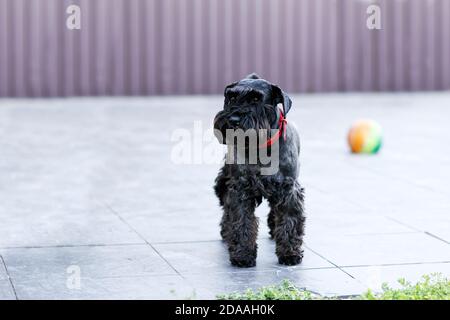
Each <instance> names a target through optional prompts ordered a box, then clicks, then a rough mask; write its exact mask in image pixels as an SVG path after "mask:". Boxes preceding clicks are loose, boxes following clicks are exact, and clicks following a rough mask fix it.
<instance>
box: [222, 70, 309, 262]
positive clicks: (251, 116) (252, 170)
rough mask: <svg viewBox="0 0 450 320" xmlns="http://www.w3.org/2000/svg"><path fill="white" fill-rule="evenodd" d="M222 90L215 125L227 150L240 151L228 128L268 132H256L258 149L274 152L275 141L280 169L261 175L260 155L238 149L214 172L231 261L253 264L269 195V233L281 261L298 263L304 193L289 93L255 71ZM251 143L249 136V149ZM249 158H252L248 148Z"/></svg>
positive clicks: (297, 140) (262, 166) (223, 236)
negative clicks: (240, 158)
mask: <svg viewBox="0 0 450 320" xmlns="http://www.w3.org/2000/svg"><path fill="white" fill-rule="evenodd" d="M224 95H225V102H224V109H223V110H222V111H220V112H219V113H218V114H217V115H216V117H215V119H214V129H215V130H214V131H215V134H216V136H217V137H218V139H219V141H220V143H224V144H227V145H228V154H230V152H234V153H235V154H241V153H242V152H240V151H238V150H237V146H236V145H235V144H234V138H233V139H228V136H227V133H229V132H230V130H237V129H242V130H243V131H245V132H246V131H248V130H250V129H253V130H258V131H259V132H261V130H264V131H266V132H268V133H269V134H268V135H267V138H266V139H263V138H261V136H258V140H257V149H258V151H259V152H261V151H264V152H267V153H268V154H272V155H273V154H275V152H274V150H275V147H277V149H278V153H277V156H278V158H279V159H277V160H279V161H278V163H279V166H278V170H277V171H276V172H274V173H273V174H270V175H263V174H262V169H263V168H264V165H262V164H261V162H260V161H259V160H260V158H259V157H258V162H257V163H252V164H251V163H249V161H246V162H245V163H239V162H236V159H237V157H236V155H234V156H232V157H231V158H232V161H231V162H230V161H227V163H226V164H225V165H224V166H223V168H222V169H221V170H220V172H219V175H218V177H217V178H216V184H215V187H214V189H215V192H216V195H217V197H218V198H219V201H220V205H221V206H222V207H223V210H224V214H223V217H222V221H221V236H222V238H223V239H224V240H225V241H226V243H227V244H228V248H229V253H230V261H231V263H232V264H233V265H235V266H238V267H253V266H255V264H256V253H257V244H256V238H257V233H258V220H257V218H256V217H255V215H254V211H255V208H256V207H257V206H258V205H259V204H260V203H261V202H262V198H266V199H267V200H268V201H269V205H270V208H271V210H270V213H269V217H268V224H269V228H270V236H271V237H272V238H274V239H275V241H276V254H277V256H278V261H279V263H280V264H285V265H296V264H299V263H300V262H301V261H302V258H303V250H302V249H301V245H302V242H303V240H302V238H303V233H304V231H303V229H304V222H305V218H304V214H303V211H304V210H303V207H304V205H303V203H304V195H303V188H302V187H301V186H300V184H299V182H298V181H297V177H298V172H299V162H298V157H299V153H300V139H299V135H298V133H297V131H296V129H295V128H294V127H293V126H292V125H288V124H287V121H286V119H285V116H286V114H287V113H288V111H289V109H290V108H291V105H292V102H291V99H290V98H289V97H288V95H287V94H285V93H284V92H283V91H282V90H281V89H280V88H279V87H278V86H276V85H273V84H271V83H269V82H268V81H266V80H263V79H260V78H259V77H258V76H257V75H256V74H251V75H249V76H247V78H245V79H242V80H241V81H239V82H235V83H233V84H231V85H229V86H227V87H226V89H225V93H224ZM279 104H282V106H283V108H282V109H281V108H279V107H278V105H279ZM230 146H231V148H230ZM248 149H249V145H248V143H247V142H246V145H245V150H246V151H248ZM245 159H246V160H248V155H247V154H246V156H245ZM233 161H234V162H233Z"/></svg>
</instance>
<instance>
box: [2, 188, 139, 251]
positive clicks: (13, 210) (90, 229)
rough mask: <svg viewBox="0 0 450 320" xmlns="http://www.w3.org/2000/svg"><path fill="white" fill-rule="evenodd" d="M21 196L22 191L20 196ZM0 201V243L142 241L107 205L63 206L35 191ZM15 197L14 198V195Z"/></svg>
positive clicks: (86, 243)
mask: <svg viewBox="0 0 450 320" xmlns="http://www.w3.org/2000/svg"><path fill="white" fill-rule="evenodd" d="M20 198H23V195H21V196H20ZM12 199H13V197H12V196H11V197H10V198H9V200H10V201H7V202H6V203H8V204H6V203H3V204H2V207H1V208H0V211H1V212H2V213H1V214H2V217H3V223H2V224H0V247H28V246H30V247H33V246H61V245H71V246H74V245H94V244H126V243H128V244H134V243H144V241H143V240H142V239H141V238H140V237H139V236H138V235H137V234H136V233H135V232H134V231H133V230H132V229H131V228H130V227H128V226H127V225H126V224H125V223H124V222H123V221H121V220H120V219H119V218H118V217H117V216H115V215H114V214H112V213H111V212H110V211H109V210H107V209H106V208H103V207H101V206H96V205H95V206H93V207H92V208H86V209H72V208H65V207H64V204H63V203H58V202H57V201H54V200H53V199H49V198H46V197H45V195H44V196H41V195H39V194H35V195H33V196H30V198H28V199H27V200H26V201H24V202H21V201H19V200H17V201H12ZM14 200H15V199H14Z"/></svg>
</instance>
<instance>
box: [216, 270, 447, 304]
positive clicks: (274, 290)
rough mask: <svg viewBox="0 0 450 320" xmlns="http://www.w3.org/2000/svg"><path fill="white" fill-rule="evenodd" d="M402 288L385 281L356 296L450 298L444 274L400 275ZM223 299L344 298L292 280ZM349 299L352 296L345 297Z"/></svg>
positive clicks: (368, 298)
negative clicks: (411, 278)
mask: <svg viewBox="0 0 450 320" xmlns="http://www.w3.org/2000/svg"><path fill="white" fill-rule="evenodd" d="M398 283H399V284H400V288H398V289H394V288H391V287H390V286H389V285H388V284H387V283H383V285H382V292H379V293H375V292H374V291H373V290H370V289H369V290H368V291H367V292H365V293H364V294H362V295H361V296H358V297H354V298H352V299H356V300H450V280H449V279H448V278H446V277H444V276H443V275H442V274H431V275H424V276H422V278H421V280H420V281H418V282H417V283H414V284H413V283H410V282H408V281H406V280H405V279H399V280H398ZM217 298H218V299H219V300H323V299H342V298H339V297H322V296H319V295H317V294H314V293H312V292H309V291H306V290H302V289H299V288H297V287H296V286H295V285H294V284H292V283H291V282H290V281H288V280H284V281H283V282H282V283H281V284H279V285H273V286H267V287H262V288H259V289H257V290H252V289H248V290H246V291H245V292H241V293H238V292H236V293H231V294H224V295H218V296H217ZM345 299H349V298H345Z"/></svg>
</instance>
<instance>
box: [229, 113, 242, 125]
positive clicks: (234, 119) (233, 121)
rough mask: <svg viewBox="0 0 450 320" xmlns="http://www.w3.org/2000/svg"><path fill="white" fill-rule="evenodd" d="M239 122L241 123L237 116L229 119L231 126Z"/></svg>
mask: <svg viewBox="0 0 450 320" xmlns="http://www.w3.org/2000/svg"><path fill="white" fill-rule="evenodd" d="M239 121H241V117H239V116H237V115H233V116H231V117H230V122H231V124H239Z"/></svg>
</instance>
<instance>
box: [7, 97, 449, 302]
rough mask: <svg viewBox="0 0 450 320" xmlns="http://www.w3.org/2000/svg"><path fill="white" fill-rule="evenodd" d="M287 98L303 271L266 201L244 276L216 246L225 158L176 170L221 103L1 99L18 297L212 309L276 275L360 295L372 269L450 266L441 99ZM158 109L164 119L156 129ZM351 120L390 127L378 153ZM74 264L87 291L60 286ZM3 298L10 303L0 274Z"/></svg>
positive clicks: (445, 101)
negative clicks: (286, 258)
mask: <svg viewBox="0 0 450 320" xmlns="http://www.w3.org/2000/svg"><path fill="white" fill-rule="evenodd" d="M292 99H293V101H294V106H293V108H292V110H291V111H290V112H289V115H288V120H289V121H290V122H291V123H295V124H296V125H297V127H298V129H299V131H300V134H301V144H302V154H301V173H300V180H301V183H302V184H303V185H304V186H305V188H306V216H307V223H306V236H305V243H306V254H305V260H304V263H303V265H301V266H299V267H294V268H284V267H281V266H278V265H277V264H276V257H275V254H274V250H273V243H272V242H270V241H269V240H267V226H266V217H267V213H268V211H269V209H268V207H267V204H266V203H263V205H262V206H261V207H259V208H258V209H257V216H258V217H259V219H260V232H259V242H260V253H259V257H258V265H257V267H256V268H254V269H253V270H250V271H249V270H246V271H242V270H236V271H235V270H234V268H232V267H230V266H229V261H228V256H227V251H226V248H224V246H223V244H222V243H221V242H220V241H218V240H220V234H219V225H218V224H219V221H220V218H221V209H220V208H219V205H218V201H217V199H216V197H215V195H214V192H213V189H212V187H213V181H214V179H215V176H216V174H217V172H218V169H219V168H220V166H221V164H220V161H217V163H194V164H183V163H176V162H175V161H174V154H173V150H174V148H173V147H174V145H176V144H177V142H178V140H177V134H178V133H180V130H184V132H188V133H191V134H192V135H191V138H192V141H194V140H193V134H195V132H194V131H195V128H196V127H195V126H196V124H197V125H200V126H201V130H200V131H201V133H203V132H204V131H207V130H210V126H211V122H212V119H213V117H214V115H215V113H216V112H217V111H218V110H219V108H220V107H219V106H220V105H221V104H222V101H223V98H222V97H220V96H211V97H206V96H198V97H152V98H144V97H139V98H130V97H127V98H98V99H91V98H81V99H51V100H45V99H43V100H32V99H31V100H30V99H28V100H21V99H17V100H12V99H5V100H0V149H1V150H2V152H1V154H0V175H1V177H2V179H0V194H1V195H2V201H1V204H0V216H1V217H2V224H0V254H2V255H3V256H4V257H5V262H6V263H7V265H8V270H10V272H11V274H12V280H13V283H14V284H15V287H16V289H17V292H18V296H19V298H29V299H31V298H40V299H45V298H48V299H55V298H65V299H71V298H89V299H95V298H102V297H105V298H119V299H122V298H123V299H126V298H180V297H186V296H191V295H192V294H193V291H194V290H195V292H196V293H195V294H196V296H197V297H209V298H214V297H215V295H216V294H218V293H222V292H229V290H231V291H234V290H245V289H246V288H247V287H249V286H250V287H258V286H260V285H269V284H273V283H275V282H279V281H281V280H282V279H283V278H289V279H291V280H293V281H294V282H295V283H296V284H297V285H299V286H301V287H302V286H304V287H307V288H309V289H311V290H313V291H317V292H321V293H326V294H353V293H356V294H357V293H360V292H362V291H364V290H365V288H366V285H367V281H365V280H366V276H365V275H364V273H365V272H370V270H372V269H371V268H377V266H378V265H380V266H381V267H379V268H382V270H384V271H382V277H381V278H383V279H384V278H385V279H388V280H389V279H390V278H391V277H397V276H402V274H401V273H402V272H403V273H404V274H406V275H409V274H412V275H413V274H416V273H417V274H419V273H421V272H428V271H429V270H431V271H432V270H433V269H434V268H435V267H436V269H439V270H443V271H445V270H446V264H444V263H443V262H448V261H450V257H449V247H448V246H449V245H448V242H449V233H448V232H449V228H447V226H448V225H450V216H449V215H448V212H449V210H450V200H449V199H450V198H449V197H448V196H449V193H448V180H449V178H450V170H449V168H450V145H448V144H445V143H442V141H447V140H448V139H449V138H450V131H449V130H448V123H447V122H448V118H449V113H450V111H449V110H450V109H449V108H448V105H450V95H449V94H448V93H442V94H436V93H430V94H374V95H372V94H369V95H366V94H361V95H359V94H347V95H339V94H330V95H292ZM156 110H158V111H157V112H156ZM160 110H169V112H166V113H165V117H164V121H161V118H160V117H157V116H156V115H157V114H159V111H160ZM359 118H371V119H374V120H376V121H378V122H379V123H380V124H381V125H382V127H383V130H384V145H383V148H382V149H381V152H380V153H379V154H378V155H376V156H358V155H352V154H350V153H349V151H348V147H347V145H346V134H347V131H348V129H349V126H350V124H351V123H352V122H353V121H355V120H357V119H359ZM205 143H211V145H217V143H216V142H215V141H214V140H212V141H205ZM218 147H220V146H218ZM192 151H193V150H191V153H190V154H189V156H190V157H193V153H192ZM192 160H195V159H194V158H192ZM440 239H441V240H440ZM146 242H150V243H151V244H152V245H154V246H155V247H156V248H157V249H158V250H160V254H162V255H163V257H164V258H166V259H167V261H168V262H169V263H172V264H173V265H174V266H175V267H176V268H178V269H180V270H181V272H182V273H183V275H184V274H186V276H187V277H188V278H187V279H183V278H182V277H180V275H178V274H176V273H175V271H174V270H173V269H172V268H171V267H170V266H169V265H168V264H167V262H166V261H164V259H162V258H161V257H160V256H159V255H158V254H155V253H154V252H153V251H152V250H150V249H151V248H150V247H148V244H147V243H146ZM92 245H102V247H97V246H96V247H91V246H92ZM128 245H130V246H129V247H128ZM6 247H8V248H10V249H7V250H6V249H5V248H6ZM26 247H27V248H26ZM28 247H29V248H28ZM46 247H49V248H46ZM28 250H29V251H28ZM127 250H129V251H127ZM322 257H323V258H322ZM328 261H330V262H331V263H334V264H337V265H339V266H343V267H344V270H345V271H346V272H348V273H349V274H351V275H352V276H354V277H355V278H356V279H354V278H352V277H351V276H349V275H348V274H346V273H345V272H343V271H342V270H340V269H338V268H333V265H332V264H331V266H330V263H329V262H328ZM73 262H76V263H79V264H81V266H82V267H81V270H82V272H83V278H82V284H83V285H82V289H81V290H75V291H74V290H72V289H70V290H69V289H68V288H67V286H66V284H67V283H66V282H67V274H66V273H65V272H66V271H67V270H66V268H67V264H68V263H73ZM392 264H395V265H396V266H391V265H392ZM411 264H417V266H415V267H413V266H411ZM387 265H389V266H387ZM397 265H398V266H397ZM419 265H420V267H418V266H419ZM428 266H429V267H428ZM367 270H369V271H367ZM173 290H175V292H178V294H173ZM0 298H1V299H3V298H14V294H13V291H12V287H11V285H10V283H9V280H8V279H7V277H5V273H4V271H2V270H1V269H0Z"/></svg>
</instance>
